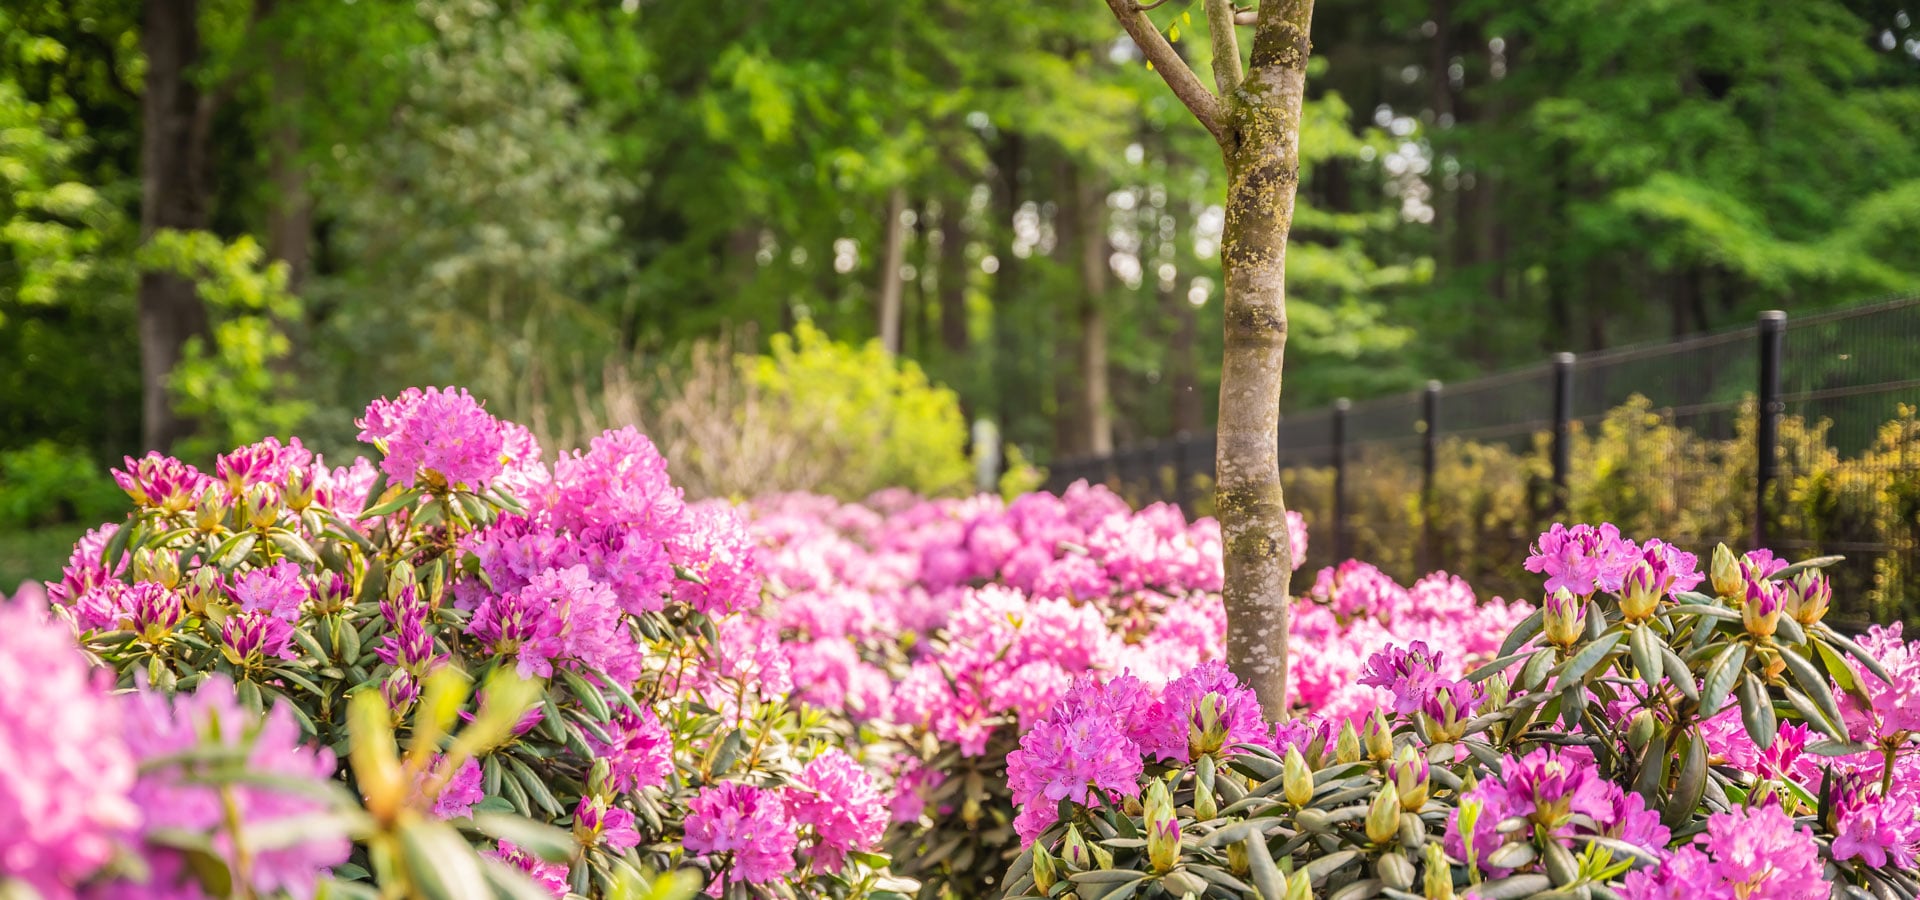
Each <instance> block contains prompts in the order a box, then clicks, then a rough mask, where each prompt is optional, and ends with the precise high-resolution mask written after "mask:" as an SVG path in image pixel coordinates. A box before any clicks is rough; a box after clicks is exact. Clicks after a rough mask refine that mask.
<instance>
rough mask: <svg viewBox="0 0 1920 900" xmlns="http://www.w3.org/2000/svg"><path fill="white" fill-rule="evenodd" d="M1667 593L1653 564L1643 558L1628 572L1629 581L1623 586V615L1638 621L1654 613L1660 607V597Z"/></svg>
mask: <svg viewBox="0 0 1920 900" xmlns="http://www.w3.org/2000/svg"><path fill="white" fill-rule="evenodd" d="M1665 593H1666V591H1665V590H1664V589H1663V588H1662V586H1661V583H1660V576H1659V574H1658V573H1657V572H1656V571H1655V570H1654V567H1653V564H1652V563H1649V562H1647V561H1646V560H1641V561H1640V562H1638V563H1636V564H1635V565H1634V567H1633V570H1632V571H1630V572H1628V573H1627V583H1626V585H1625V586H1624V587H1622V588H1621V591H1620V615H1621V617H1622V618H1624V619H1626V620H1627V621H1629V622H1638V621H1641V620H1643V619H1645V618H1647V617H1648V616H1651V615H1653V614H1654V613H1655V612H1656V611H1658V610H1659V609H1660V597H1661V595H1662V594H1665Z"/></svg>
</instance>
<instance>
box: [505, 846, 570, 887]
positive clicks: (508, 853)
mask: <svg viewBox="0 0 1920 900" xmlns="http://www.w3.org/2000/svg"><path fill="white" fill-rule="evenodd" d="M485 855H487V856H491V857H493V858H494V859H497V860H499V861H501V862H503V863H506V864H507V865H509V866H512V867H514V868H516V869H519V870H520V871H521V872H524V873H526V876H527V877H528V878H531V879H533V883H534V884H537V885H539V886H540V887H541V888H542V889H544V890H545V891H546V892H547V893H549V894H551V895H553V897H554V898H555V900H559V898H561V897H565V896H566V895H567V890H568V885H567V864H566V863H551V862H547V861H546V860H544V859H541V858H540V857H538V856H535V855H534V854H532V853H528V852H527V851H525V850H523V849H521V848H520V847H519V845H517V844H514V843H513V842H511V841H501V842H500V846H499V847H498V848H496V849H493V850H489V851H487V852H486V854H485Z"/></svg>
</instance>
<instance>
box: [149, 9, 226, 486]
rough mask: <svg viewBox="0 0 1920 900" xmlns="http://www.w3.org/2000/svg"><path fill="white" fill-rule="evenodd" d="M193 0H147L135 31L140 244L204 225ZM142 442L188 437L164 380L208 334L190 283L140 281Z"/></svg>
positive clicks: (205, 126) (203, 119) (161, 276)
mask: <svg viewBox="0 0 1920 900" xmlns="http://www.w3.org/2000/svg"><path fill="white" fill-rule="evenodd" d="M199 13H200V5H199V2H198V0H147V3H146V9H145V15H144V18H143V21H142V28H141V33H140V46H141V50H142V51H144V52H145V54H146V57H147V72H146V83H145V95H144V97H143V98H142V100H141V134H140V169H141V195H140V239H141V240H142V241H143V242H144V241H148V240H152V239H153V236H154V235H155V234H156V233H158V232H160V231H161V230H163V229H174V230H182V231H185V230H194V229H202V228H205V227H206V226H207V196H206V194H207V185H208V179H207V158H206V156H207V143H208V131H209V130H210V128H211V120H212V109H211V105H210V102H209V99H208V98H205V97H203V96H202V95H201V91H200V89H199V87H198V85H196V84H195V83H194V80H193V68H194V66H196V65H197V64H198V63H199V61H200V32H199ZM139 321H140V382H141V442H142V443H143V444H144V445H145V446H146V447H147V449H150V450H162V451H164V450H166V449H167V448H169V447H171V446H172V445H173V442H174V441H176V440H178V439H179V438H181V437H184V436H185V435H186V434H187V433H188V432H189V431H191V428H192V423H190V422H187V421H186V420H183V419H181V418H180V417H179V415H178V414H177V413H176V412H175V410H174V408H173V398H172V396H171V393H170V391H169V380H170V376H171V375H172V374H173V370H174V367H175V366H176V365H178V364H179V362H180V358H181V356H182V354H183V353H184V352H185V347H186V343H187V340H188V339H189V338H192V337H194V336H196V335H204V334H206V333H207V310H206V306H205V304H203V303H202V302H201V300H200V296H199V294H197V293H196V292H195V289H194V283H193V281H192V280H191V279H188V278H184V277H181V276H179V275H174V274H171V273H162V272H143V273H141V275H140V292H139Z"/></svg>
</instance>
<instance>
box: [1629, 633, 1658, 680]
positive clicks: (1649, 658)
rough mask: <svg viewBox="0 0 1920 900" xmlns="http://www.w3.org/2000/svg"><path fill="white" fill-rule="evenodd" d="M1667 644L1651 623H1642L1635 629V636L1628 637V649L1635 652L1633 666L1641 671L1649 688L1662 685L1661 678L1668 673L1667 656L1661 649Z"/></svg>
mask: <svg viewBox="0 0 1920 900" xmlns="http://www.w3.org/2000/svg"><path fill="white" fill-rule="evenodd" d="M1665 647H1666V644H1665V642H1664V641H1661V640H1660V636H1659V635H1657V634H1654V633H1653V628H1652V627H1651V626H1649V625H1645V624H1641V625H1638V626H1636V627H1635V628H1634V629H1633V636H1632V637H1630V638H1628V639H1627V651H1628V652H1629V653H1631V654H1633V667H1634V668H1635V669H1637V670H1639V672H1640V680H1641V681H1642V682H1645V683H1646V685H1647V690H1649V691H1654V690H1658V689H1659V687H1660V679H1661V678H1662V677H1663V676H1664V675H1665V674H1666V662H1667V660H1666V657H1665V656H1663V655H1661V653H1660V651H1661V650H1662V649H1665Z"/></svg>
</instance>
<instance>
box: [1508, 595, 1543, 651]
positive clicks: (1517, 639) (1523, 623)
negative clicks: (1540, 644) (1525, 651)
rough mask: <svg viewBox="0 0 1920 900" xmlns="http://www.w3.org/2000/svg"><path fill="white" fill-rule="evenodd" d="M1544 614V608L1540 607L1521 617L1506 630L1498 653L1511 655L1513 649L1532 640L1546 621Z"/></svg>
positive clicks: (1517, 648)
mask: <svg viewBox="0 0 1920 900" xmlns="http://www.w3.org/2000/svg"><path fill="white" fill-rule="evenodd" d="M1546 615H1547V610H1546V608H1545V607H1541V608H1540V609H1536V610H1534V611H1533V612H1532V613H1531V614H1530V615H1528V616H1527V617H1526V618H1524V619H1521V620H1520V624H1518V625H1515V626H1513V630H1512V631H1509V632H1507V639H1506V640H1504V641H1501V642H1500V652H1499V654H1498V655H1499V656H1511V655H1512V654H1513V652H1514V651H1516V650H1519V649H1520V648H1521V647H1522V646H1524V645H1525V644H1526V643H1527V641H1530V640H1532V639H1533V636H1534V635H1536V634H1539V633H1540V626H1541V625H1542V624H1543V623H1545V622H1546Z"/></svg>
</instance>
